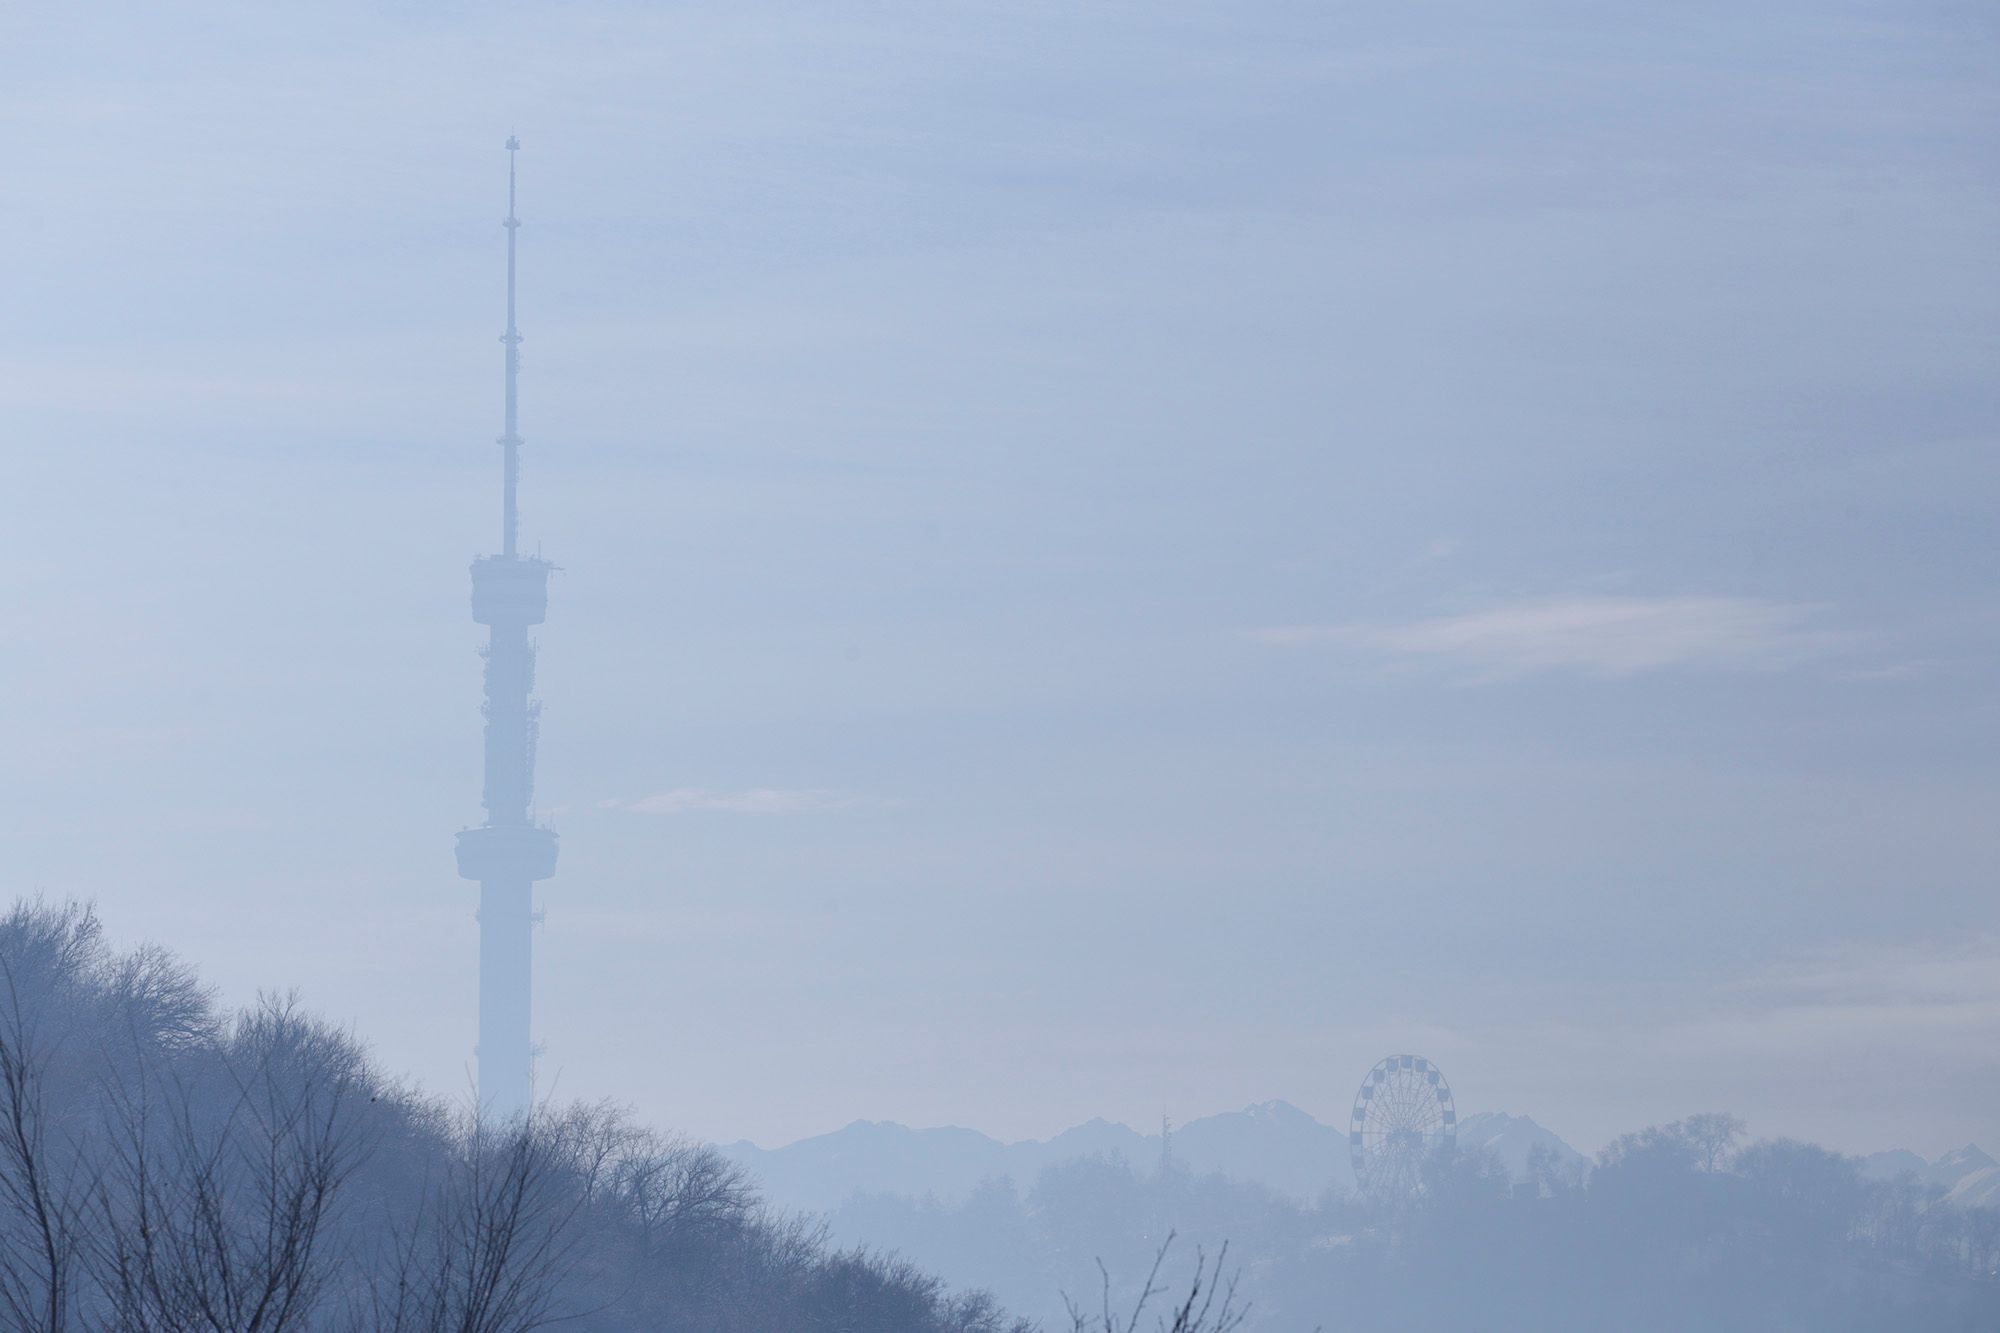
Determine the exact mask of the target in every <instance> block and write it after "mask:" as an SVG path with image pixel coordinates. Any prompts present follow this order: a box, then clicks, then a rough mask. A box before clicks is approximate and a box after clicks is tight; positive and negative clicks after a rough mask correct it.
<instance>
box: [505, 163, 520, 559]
mask: <svg viewBox="0 0 2000 1333" xmlns="http://www.w3.org/2000/svg"><path fill="white" fill-rule="evenodd" d="M520 151H521V141H520V139H519V138H517V137H516V136H514V135H511V134H510V135H508V136H507V217H506V219H505V220H504V221H502V223H501V224H500V225H501V226H503V227H505V228H506V229H507V331H506V332H505V333H503V334H501V335H500V341H501V342H503V343H505V344H506V345H507V422H506V433H505V434H503V435H502V436H501V437H500V447H501V448H502V449H503V450H504V451H505V463H504V466H505V469H506V480H505V483H504V489H503V494H502V497H501V504H500V549H501V552H502V553H503V554H505V555H514V554H516V552H517V549H518V546H519V533H520V526H521V513H520V507H519V500H518V498H517V492H518V491H519V489H520V483H521V423H520V386H521V330H520V328H519V326H518V325H517V324H516V323H515V322H514V238H515V237H516V236H517V235H518V234H519V233H520V230H521V219H519V218H518V217H515V216H514V179H515V171H514V161H515V158H516V156H517V155H518V154H519V153H520Z"/></svg>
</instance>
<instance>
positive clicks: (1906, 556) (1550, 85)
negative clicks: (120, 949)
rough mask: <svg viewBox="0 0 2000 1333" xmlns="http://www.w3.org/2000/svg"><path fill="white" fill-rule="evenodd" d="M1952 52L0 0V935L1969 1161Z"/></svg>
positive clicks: (842, 1112)
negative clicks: (480, 919) (485, 937)
mask: <svg viewBox="0 0 2000 1333" xmlns="http://www.w3.org/2000/svg"><path fill="white" fill-rule="evenodd" d="M1996 68H2000V18H1996V11H1995V10H1994V9H1993V8H1992V6H1991V5H1990V4H1986V3H1973V2H1967V3H1942V2H1930V0H1876V2H1872V3H1840V2H1839V0H1771V2H1769V3H1760V4H1754V5H1746V4H1743V3H1740V0H1714V2H1704V0H1663V2H1662V3H1653V4H1623V5H1605V4H1601V3H1584V0H1574V2H1573V3H1556V2H1544V0H1528V2H1526V3H1518V4H1503V5H1494V4H1491V3H1474V2H1473V0H1459V2H1455V3H1448V4H1424V3H1418V4H1411V5H1386V4H1367V5H1363V4H1337V3H1327V2H1326V0H1311V2H1308V0H1297V2H1296V3H1277V2H1266V0H1248V2H1245V0H1239V2H1238V3H1232V4H1226V5H1224V4H1214V5H1203V4H1191V3H1178V2H1163V0H1143V2H1141V0H1118V2H1112V0H1092V2H1091V3H1077V2H1076V0H1068V2H1067V3H1029V2H1021V0H1017V2H1013V3H1004V4H1003V3H989V4H955V3H942V2H941V0H921V2H919V0H912V2H910V3H873V4H844V3H842V4H834V3H810V4H807V3H799V4H778V3H756V4H741V3H738V4H720V3H702V4H685V5H669V4H640V3H633V4H627V5H619V4H610V3H589V2H585V3H574V4H562V5H551V4H525V3H521V4H506V3H501V4H491V3H487V4H477V5H475V4H457V3H452V4H423V5H387V4H382V5H362V4H342V5H333V4H327V5H319V6H307V5H276V6H274V5H265V4H250V3H242V4H223V3H193V4H168V5H157V4H147V5H139V4H132V5H114V4H93V3H85V4H74V5H66V6H58V5H55V4H35V3H30V4H27V5H21V6H10V7H8V8H7V9H5V10H4V11H0V109H4V117H5V123H6V126H7V132H6V137H5V143H6V147H5V153H4V163H0V292H4V293H5V299H4V301H0V430H4V436H5V446H6V452H5V457H6V458H7V460H8V464H9V474H8V476H7V480H6V483H5V485H4V486H0V496H4V498H0V505H4V512H0V541H4V542H5V543H6V552H5V554H6V559H5V561H4V564H0V580H4V587H5V598H6V601H5V606H6V608H7V613H8V614H7V619H8V623H9V624H10V626H11V627H12V639H11V647H10V650H9V651H8V652H6V653H5V654H4V655H0V669H4V672H5V679H4V682H3V683H4V688H5V698H6V699H7V700H8V701H9V706H8V707H7V708H6V709H5V710H4V712H3V713H0V716H4V732H0V746H4V753H5V754H6V756H7V760H8V762H7V764H6V767H5V770H4V778H0V783H3V784H4V785H0V795H4V810H5V813H4V816H0V837H3V838H4V844H0V852H4V856H5V858H6V861H5V864H6V866H7V877H8V886H7V887H8V888H9V889H10V890H13V891H21V892H32V891H41V892H44V893H48V894H51V895H57V896H68V895H75V896H81V897H88V898H93V899H95V900H96V901H97V902H98V904H99V905H100V907H101V909H102V910H103V912H104V914H105V915H106V917H107V918H108V920H109V922H110V925H111V927H112V930H113V933H114V934H115V935H116V936H117V937H118V938H119V939H120V940H123V941H128V942H130V941H137V940H139V939H154V940H158V941H160V942H163V943H167V944H169V945H171V946H173V947H174V948H176V949H178V950H179V951H181V952H182V953H184V954H185V955H186V956H187V957H188V958H189V959H191V960H192V961H193V962H195V963H196V964H198V965H199V966H200V968H201V969H202V970H203V972H204V973H205V975H206V976H207V977H209V978H210V979H211V980H212V981H214V982H215V983H216V984H217V985H218V986H219V987H220V988H221V990H222V992H223V994H224V995H225V996H226V997H228V998H230V999H243V998H248V997H249V996H251V995H253V994H254V993H255V992H256V991H257V990H258V989H259V988H286V987H293V986H296V987H298V988H299V989H300V990H301V991H302V993H303V994H304V996H305V998H306V999H307V1000H308V1001H309V1002H310V1003H312V1004H313V1005H314V1006H316V1007H318V1008H320V1009H322V1010H324V1011H325V1012H327V1013H329V1014H331V1015H335V1016H337V1017H339V1018H340V1019H342V1020H343V1021H351V1022H353V1023H354V1024H355V1025H356V1027H357V1028H358V1030H359V1031H360V1032H361V1033H362V1034H363V1035H364V1036H365V1037H366V1038H367V1039H368V1040H370V1041H371V1042H372V1043H373V1044H374V1046H375V1048H376V1050H377V1051H378V1052H379V1053H380V1056H381V1059H382V1061H383V1062H384V1064H385V1065H386V1066H388V1067H389V1068H390V1069H393V1070H396V1071H403V1072H407V1073H408V1074H409V1075H411V1076H412V1077H414V1078H417V1079H419V1080H421V1081H422V1082H423V1083H424V1084H426V1085H427V1086H430V1087H433V1088H439V1089H444V1090H448V1091H463V1090H464V1089H465V1088H466V1087H467V1086H468V1079H469V1059H470V1051H471V1046H472V1042H473V1029H474V1008H473V990H474V961H475V953H474V949H475V939H476V937H475V929H476V927H475V926H474V923H473V921H472V909H473V906H474V903H475V898H476V894H477V889H476V887H475V886H473V885H471V884H468V883H465V882H463V881H460V880H458V879H456V878H455V876H454V869H453V861H452V834H453V832H454V831H455V830H457V829H458V828H460V827H462V826H464V825H466V824H468V823H472V822H475V821H476V820H477V819H478V818H479V817H480V811H479V804H478V797H479V780H480V762H479V713H478V702H479V661H478V658H477V656H476V655H475V648H476V646H477V644H478V643H479V642H480V631H479V630H478V628H477V627H476V626H474V625H473V624H472V622H471V618H470V615H469V611H468V606H467V573H466V565H467V563H468V561H469V560H470V558H471V557H472V556H473V555H475V554H477V553H480V552H483V551H488V550H491V549H493V548H494V546H495V545H496V543H497V540H498V534H497V528H498V457H497V455H498V451H497V449H496V448H495V447H494V445H493V443H492V441H493V437H494V436H495V435H496V434H497V433H498V431H499V413H500V346H499V344H498V343H497V342H496V340H495V339H496V337H497V335H498V334H499V332H500V329H501V327H502V310H501V299H500V298H501V288H500V281H501V272H502V270H501V264H502V255H503V245H504V238H503V233H502V231H501V229H500V227H499V226H498V225H497V223H498V220H499V218H500V216H501V214H502V212H503V211H504V190H505V184H504V173H505V154H504V153H503V152H502V151H501V148H500V145H501V143H502V141H503V140H504V139H505V137H506V135H507V134H508V132H510V131H516V132H518V133H519V134H520V135H521V138H522V140H523V142H524V144H525V148H524V151H523V153H522V156H521V169H522V173H523V181H522V206H521V207H522V214H523V216H524V218H525V219H526V225H525V226H524V228H523V230H522V241H521V243H522V246H523V260H522V264H523V279H522V281H523V295H522V324H523V329H524V332H525V333H526V336H527V342H526V344H525V347H524V362H525V370H524V381H523V395H524V397H523V414H522V416H523V430H524V433H525V435H526V436H527V439H528V450H527V461H526V473H525V480H524V510H525V516H524V533H525V536H526V538H527V540H528V542H529V543H530V545H533V544H534V543H536V542H540V544H541V546H542V549H543V550H544V551H545V553H547V554H548V555H549V556H551V557H552V558H553V559H555V560H556V561H557V562H558V563H559V564H560V565H561V566H562V569H563V573H562V574H561V576H560V577H559V578H558V579H557V580H556V581H555V583H554V585H553V588H552V609H551V612H550V615H549V620H548V623H547V625H546V626H545V627H544V630H543V632H542V636H541V641H542V645H543V654H542V663H541V694H542V696H543V698H544V699H545V701H546V712H545V715H544V727H543V742H542V750H541V782H540V788H539V793H540V800H541V803H542V804H543V806H544V808H545V809H546V810H547V812H548V814H549V817H550V818H551V819H552V820H553V821H554V823H555V824H556V826H557V827H558V828H559V829H560V831H561V833H562V838H563V844H562V845H563V853H562V856H563V859H562V864H561V867H560V869H559V872H558V875H557V877H556V878H555V879H554V880H552V881H550V882H548V883H546V884H545V885H543V886H542V894H541V897H542V901H543V902H544V904H545V905H546V907H547V910H548V919H547V923H546V925H545V927H544V928H543V929H542V931H541V933H540V935H539V938H538V948H539V970H538V979H537V980H538V988H539V992H538V1028H539V1032H538V1035H539V1037H540V1038H541V1039H542V1040H543V1041H545V1042H546V1045H547V1055H546V1057H545V1060H544V1066H543V1068H544V1075H545V1085H546V1082H547V1080H549V1079H551V1078H552V1079H553V1080H554V1085H555V1091H556V1092H557V1093H558V1094H559V1095H561V1096H580V1097H592V1098H595V1097H611V1098H615V1099H618V1100H621V1101H625V1102H628V1103H631V1104H632V1105H634V1106H635V1107H636V1108H637V1109H638V1110H639V1111H640V1112H641V1113H642V1114H643V1115H644V1116H645V1117H647V1118H648V1119H650V1120H653V1121H656V1122H658V1123H661V1124H664V1125H673V1126H679V1127H683V1128H685V1129H688V1130H690V1131H692V1132H695V1133H697V1134H701V1135H705V1136H711V1137H717V1138H722V1139H734V1138H737V1137H750V1138H754V1139H757V1140H759V1141H762V1142H766V1143H770V1142H781V1141H785V1140H788V1139H791V1138H795V1137H798V1136H801V1135H805V1134H809V1133H815V1132H820V1131H823V1130H827V1129H830V1128H833V1127H836V1126H838V1125H840V1124H843V1123H845V1122H847V1121H849V1120H852V1119H855V1118H857V1117H867V1118H880V1119H897V1120H902V1121H905V1122H908V1123H913V1124H938V1123H960V1124H967V1125H972V1126H975V1127H978V1128H981V1129H984V1130H987V1131H989V1132H992V1133H995V1134H999V1135H1002V1136H1007V1137H1014V1136H1025V1135H1036V1136H1040V1135H1043V1134H1046V1133H1048V1132H1050V1131H1053V1130H1055V1129H1058V1128H1061V1127H1063V1126H1065V1125H1068V1124H1070V1123H1073V1122H1076V1121H1079V1120H1082V1119H1085V1118H1087V1117H1090V1116H1093V1115H1104V1116H1108V1117H1111V1118H1114V1119H1124V1120H1127V1121H1130V1122H1133V1123H1136V1124H1141V1125H1147V1124H1152V1123H1155V1122H1156V1121H1157V1118H1158V1116H1159V1115H1160V1114H1161V1113H1162V1112H1166V1113H1170V1114H1172V1115H1173V1116H1174V1117H1175V1118H1176V1119H1182V1118H1186V1117H1189V1116H1194V1115H1199V1114H1204V1113H1208V1112H1213V1111H1217V1110H1222V1109H1230V1108H1235V1107H1240V1106H1242V1105H1244V1104H1246V1103H1248V1102H1251V1101H1257V1100H1263V1099H1266V1098H1270V1097H1284V1098H1288V1099H1290V1100H1292V1101H1294V1102H1296V1103H1298V1104H1299V1105H1301V1106H1304V1107H1306V1108H1307V1109H1309V1110H1312V1111H1314V1112H1315V1113H1317V1114H1319V1115H1320V1116H1322V1118H1326V1119H1330V1120H1335V1121H1338V1120H1339V1119H1340V1118H1341V1117H1343V1116H1344V1115H1345V1111H1346V1106H1347V1104H1348V1102H1349V1100H1350V1099H1351V1097H1352V1093H1353V1087H1354V1085H1355V1084H1356V1083H1357V1082H1358V1081H1359V1079H1360V1078H1361V1076H1362V1075H1363V1074H1364V1073H1365V1071H1366V1070H1367V1068H1368V1066H1369V1065H1370V1064H1371V1063H1372V1062H1373V1061H1374V1060H1375V1059H1376V1058H1377V1057H1378V1056H1380V1055H1382V1054H1384V1053H1387V1052H1390V1051H1397V1050H1415V1051H1418V1052H1421V1053H1424V1054H1427V1055H1429V1056H1431V1057H1433V1058H1434V1059H1436V1060H1438V1061H1439V1062H1440V1063H1441V1064H1442V1066H1443V1067H1444V1068H1445V1070H1446V1072H1447V1073H1448V1075H1449V1076H1450V1078H1451V1079H1452V1082H1453V1084H1454V1085H1455V1087H1456V1089H1457V1091H1458V1101H1459V1105H1460V1106H1461V1107H1463V1108H1466V1109H1468V1110H1479V1109H1496V1110H1507V1111H1513V1112H1518V1113H1526V1114H1531V1115H1533V1116H1535V1117H1536V1118H1538V1119H1540V1120H1542V1121H1543V1122H1544V1123H1546V1124H1548V1125H1549V1126H1550V1127H1552V1128H1554V1129H1556V1130H1557V1131H1558V1132H1561V1133H1563V1134H1565V1135H1566V1136H1568V1137H1570V1138H1571V1139H1572V1140H1573V1141H1574V1142H1576V1143H1577V1144H1578V1146H1580V1147H1583V1148H1586V1149H1589V1148H1592V1147H1595V1146H1596V1145H1597V1144H1598V1143H1600V1142H1601V1141H1602V1140H1603V1139H1604V1138H1605V1137H1607V1136H1609V1135H1611V1134H1613V1133H1616V1132H1618V1131H1620V1130H1622V1129H1626V1128H1632V1127H1635V1126H1637V1125H1640V1124H1643V1123H1646V1122H1648V1121H1656V1120H1661V1119H1669V1118H1673V1117H1677V1116H1680V1115H1683V1114H1686V1113H1688V1112H1691V1111H1698V1110H1705V1109H1722V1108H1727V1109H1733V1110H1735V1111H1737V1112H1739V1113H1741V1114H1743V1115H1745V1116H1747V1117H1748V1118H1749V1119H1750V1121H1751V1128H1752V1130H1753V1131H1755V1132H1759V1133H1765V1134H1775V1133H1791V1134H1797V1135H1803V1136H1810V1137H1816V1138H1819V1139H1822V1140H1823V1141H1826V1142H1828V1143H1831V1144H1833V1145H1835V1146H1838V1147H1842V1148H1848V1149H1854V1150H1862V1149H1873V1148H1880V1147H1887V1146H1891V1145H1906V1146H1910V1147H1913V1148H1917V1149H1919V1150H1921V1151H1925V1152H1935V1151H1936V1150H1938V1149H1941V1148H1944V1147H1948V1146H1952V1145H1954V1144H1956V1143H1960V1142H1963V1141H1965V1140H1967V1139H1981V1140H1984V1141H1985V1142H1986V1144H1987V1146H1989V1147H1994V1148H1996V1149H2000V818H1996V809H2000V759H1996V744H1997V743H2000V703H1996V700H2000V694H1996V686H2000V670H1996V665H1995V661H1996V659H1995V653H1996V650H2000V540H1997V539H1996V527H1995V523H1996V520H2000V453H1996V446H2000V424H1996V423H2000V412H1996V406H2000V403H1996V398H2000V394H1996V387H1995V386H1996V377H1995V373H1994V372H1995V369H1996V337H2000V258H1996V256H2000V249H1996V241H2000V234H1996V233H2000V228H1996V222H2000V203H1997V202H1996V201H2000V196H1996V192H1995V186H1996V181H2000V156H1996V148H2000V129H1996V126H2000V80H1996V79H1995V76H1994V70H1995V69H1996Z"/></svg>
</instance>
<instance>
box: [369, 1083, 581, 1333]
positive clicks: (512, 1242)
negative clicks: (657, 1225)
mask: <svg viewBox="0 0 2000 1333" xmlns="http://www.w3.org/2000/svg"><path fill="white" fill-rule="evenodd" d="M454 1147H455V1148H456V1149H457V1151H455V1152H453V1153H452V1154H451V1156H450V1160H449V1161H448V1163H447V1166H446V1167H445V1169H444V1171H443V1173H442V1176H441V1178H439V1179H437V1180H435V1181H434V1182H433V1183H432V1185H431V1186H430V1187H429V1188H427V1189H426V1190H425V1191H424V1193H423V1198H422V1201H421V1203H420V1204H419V1206H418V1209H417V1212H416V1214H415V1216H413V1217H411V1218H408V1219H407V1220H406V1221H405V1223H404V1225H403V1226H402V1227H401V1229H400V1231H399V1233H398V1235H397V1237H396V1240H395V1252H394V1254H393V1257H392V1259H391V1263H390V1277H389V1278H388V1279H387V1280H386V1281H385V1282H384V1283H383V1284H382V1285H381V1286H380V1287H379V1288H378V1290H377V1291H376V1292H375V1294H374V1297H373V1300H372V1302H371V1304H372V1321H373V1327H375V1328H376V1329H378V1330H381V1333H528V1331H529V1330H532V1329H537V1328H541V1327H543V1326H544V1325H546V1324H549V1323H551V1322H553V1320H554V1317H555V1304H556V1298H557V1295H558V1293H559V1291H560V1288H561V1285H562V1279H563V1277H564V1275H565V1273H566V1272H567V1271H568V1268H569V1263H570V1260H571V1258H572V1256H573V1251H574V1249H575V1246H576V1241H577V1233H576V1228H575V1225H574V1224H575V1222H576V1220H577V1215H578V1213H579V1211H580V1210H581V1209H582V1207H583V1204H584V1197H585V1196H584V1193H583V1192H582V1190H581V1189H580V1188H579V1176H578V1175H577V1174H576V1173H575V1172H574V1171H573V1170H572V1167H573V1166H574V1164H575V1163H574V1161H573V1158H574V1155H575V1154H574V1150H575V1148H576V1147H577V1134H576V1133H575V1132H574V1127H569V1126H565V1125H563V1124H560V1123H556V1122H550V1121H545V1120H542V1119H537V1118H535V1117H528V1118H526V1119H524V1120H521V1121H516V1122H512V1123H510V1124H507V1125H504V1126H500V1127H497V1128H496V1127H494V1126H492V1125H491V1124H489V1123H488V1122H486V1121H484V1120H481V1119H479V1118H478V1117H476V1116H475V1117H473V1118H472V1119H471V1121H470V1123H469V1124H468V1125H467V1126H466V1127H465V1130H464V1132H463V1134H462V1137H461V1138H460V1140H459V1142H458V1143H457V1144H456V1145H454Z"/></svg>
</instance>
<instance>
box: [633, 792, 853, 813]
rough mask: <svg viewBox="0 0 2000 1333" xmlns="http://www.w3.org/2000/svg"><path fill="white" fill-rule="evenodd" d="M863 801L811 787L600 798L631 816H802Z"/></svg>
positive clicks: (839, 808)
mask: <svg viewBox="0 0 2000 1333" xmlns="http://www.w3.org/2000/svg"><path fill="white" fill-rule="evenodd" d="M864 803H865V802H864V801H863V799H862V798H861V797H859V796H850V795H848V794H846V793H844V792H837V791H820V790H816V789H810V788H787V787H747V788H745V789H743V790H741V791H715V790H712V789H710V788H706V787H674V788H671V789H669V790H667V791H656V792H654V793H652V794H651V795H649V796H632V797H613V798H612V799H610V800H606V801H599V802H598V805H599V806H601V807H602V808H604V809H606V810H620V811H623V812H624V813H626V814H631V815H697V814H722V815H801V814H816V813H820V812H823V811H831V810H852V809H854V808H856V807H857V806H860V805H862V804H864Z"/></svg>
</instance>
